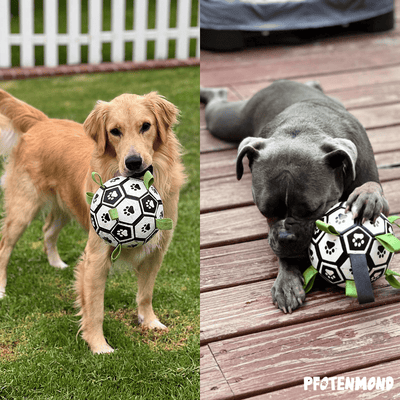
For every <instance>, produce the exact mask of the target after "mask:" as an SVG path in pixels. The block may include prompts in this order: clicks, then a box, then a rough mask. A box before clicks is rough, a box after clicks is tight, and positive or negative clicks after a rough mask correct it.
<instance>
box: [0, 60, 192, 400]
mask: <svg viewBox="0 0 400 400" xmlns="http://www.w3.org/2000/svg"><path fill="white" fill-rule="evenodd" d="M0 87H1V88H2V89H5V90H7V91H9V92H10V93H11V94H12V95H14V96H16V97H17V98H20V99H21V100H23V101H25V102H27V103H29V104H32V105H33V106H35V107H37V108H39V109H41V110H42V111H44V112H45V113H46V114H47V115H49V116H50V117H57V118H67V119H73V120H75V121H78V122H83V121H84V120H85V118H86V116H87V115H88V114H89V112H90V110H91V109H92V108H93V106H94V104H95V102H96V101H97V100H98V99H102V100H111V99H112V98H113V97H115V96H117V95H119V94H121V93H123V92H131V93H137V94H143V93H147V92H149V91H152V90H158V92H159V93H160V94H162V95H164V96H166V97H167V99H168V100H170V101H172V102H173V103H174V104H176V105H177V107H178V108H179V109H180V110H181V118H180V121H181V122H180V124H179V125H178V126H177V127H176V129H175V131H176V133H177V135H178V137H179V139H180V141H181V143H182V145H183V147H184V151H185V154H184V157H183V161H184V164H185V167H186V173H187V174H188V176H189V179H188V183H187V184H186V185H185V187H184V188H183V190H182V192H181V198H180V205H179V220H178V225H177V229H176V231H175V234H174V239H173V241H172V244H171V246H170V249H169V252H168V254H167V256H166V257H165V259H164V263H163V266H162V268H161V271H160V273H159V276H158V278H157V281H156V286H155V291H154V302H153V306H154V310H155V312H156V314H157V315H158V316H159V318H160V320H161V322H163V323H164V324H165V325H167V326H168V328H169V330H168V332H152V331H147V330H142V329H141V328H140V327H139V326H138V324H137V309H136V303H135V295H136V279H135V276H134V274H132V273H131V272H130V271H118V270H114V271H112V272H111V273H110V276H109V278H108V280H107V287H106V294H105V321H104V332H105V336H106V338H107V339H108V340H109V342H110V344H111V345H112V346H113V347H114V348H116V349H117V351H116V352H115V353H113V354H111V355H97V356H94V355H92V354H91V352H90V351H89V350H88V348H87V346H86V344H85V342H84V341H83V340H82V339H81V338H79V336H78V337H77V332H78V317H76V316H75V312H76V310H75V309H74V307H73V303H74V297H75V296H74V292H73V289H72V284H73V267H74V265H75V264H76V262H77V260H78V258H79V256H80V254H81V252H82V251H83V249H84V246H85V243H86V239H87V234H86V232H84V231H83V230H82V229H81V228H80V227H79V226H78V224H77V223H76V222H73V223H71V224H69V225H67V226H66V227H65V228H64V229H63V231H62V232H61V235H60V239H59V244H58V248H59V252H60V255H61V258H62V259H63V260H64V261H65V262H66V263H68V264H69V265H70V267H69V268H67V269H66V270H57V269H55V268H53V267H50V266H49V265H48V262H47V258H46V256H45V254H44V252H43V234H42V226H43V221H44V217H43V215H41V216H39V217H38V218H37V219H36V220H35V221H33V223H32V224H31V225H30V227H29V228H28V229H27V231H26V232H25V233H24V235H23V237H22V238H21V239H20V241H19V242H18V244H17V246H16V248H15V250H14V252H13V255H12V257H11V261H10V264H9V267H8V285H7V296H6V298H4V299H3V300H0V399H3V398H5V399H22V398H29V399H34V398H38V399H39V398H41V399H57V400H59V399H67V398H68V399H70V398H77V399H78V398H79V399H80V398H82V399H85V398H86V399H100V398H105V397H107V398H110V399H128V398H129V399H156V398H165V399H185V400H187V399H198V398H199V325H200V322H199V319H200V318H199V314H200V307H199V225H200V224H199V111H198V108H199V107H198V102H199V100H198V99H199V68H197V67H195V68H192V67H191V68H180V69H166V70H157V71H144V72H134V73H132V72H123V73H113V74H95V75H76V76H71V77H61V78H45V79H36V80H25V81H9V82H0ZM0 164H1V163H0ZM0 170H1V168H0ZM0 172H1V171H0ZM0 204H1V190H0Z"/></svg>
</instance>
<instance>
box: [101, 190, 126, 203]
mask: <svg viewBox="0 0 400 400" xmlns="http://www.w3.org/2000/svg"><path fill="white" fill-rule="evenodd" d="M124 197H125V194H124V193H123V191H122V190H121V189H120V188H119V187H112V188H108V189H106V190H105V191H104V194H103V203H104V204H106V205H108V206H110V207H116V206H117V205H118V203H120V202H121V201H122V200H123V198H124Z"/></svg>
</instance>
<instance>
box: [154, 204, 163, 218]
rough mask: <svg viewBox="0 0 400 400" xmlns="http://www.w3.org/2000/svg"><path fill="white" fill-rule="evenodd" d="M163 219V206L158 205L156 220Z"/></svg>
mask: <svg viewBox="0 0 400 400" xmlns="http://www.w3.org/2000/svg"><path fill="white" fill-rule="evenodd" d="M163 218H164V206H163V205H162V204H160V203H158V207H157V213H156V219H163Z"/></svg>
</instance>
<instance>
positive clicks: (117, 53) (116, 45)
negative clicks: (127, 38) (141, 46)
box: [111, 0, 126, 62]
mask: <svg viewBox="0 0 400 400" xmlns="http://www.w3.org/2000/svg"><path fill="white" fill-rule="evenodd" d="M125 3H126V1H125V0H113V2H112V10H111V31H112V36H113V40H112V44H111V59H112V60H113V61H115V62H122V61H124V51H125V46H124V35H123V32H124V30H125V10H126V4H125Z"/></svg>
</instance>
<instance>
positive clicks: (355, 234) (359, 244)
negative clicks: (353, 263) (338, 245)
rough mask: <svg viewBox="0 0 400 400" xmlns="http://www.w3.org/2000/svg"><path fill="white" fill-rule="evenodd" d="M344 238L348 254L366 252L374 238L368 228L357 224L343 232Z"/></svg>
mask: <svg viewBox="0 0 400 400" xmlns="http://www.w3.org/2000/svg"><path fill="white" fill-rule="evenodd" d="M343 240H344V243H345V246H346V251H347V253H348V254H364V253H365V252H366V249H367V248H368V246H369V244H370V243H371V241H372V240H373V238H372V237H371V236H370V234H369V233H368V232H367V231H366V230H364V229H362V228H361V227H360V226H355V227H354V228H352V229H350V230H349V231H347V232H346V233H345V234H343Z"/></svg>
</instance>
